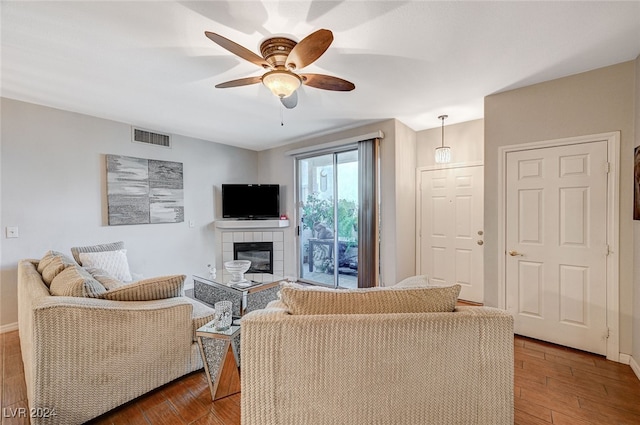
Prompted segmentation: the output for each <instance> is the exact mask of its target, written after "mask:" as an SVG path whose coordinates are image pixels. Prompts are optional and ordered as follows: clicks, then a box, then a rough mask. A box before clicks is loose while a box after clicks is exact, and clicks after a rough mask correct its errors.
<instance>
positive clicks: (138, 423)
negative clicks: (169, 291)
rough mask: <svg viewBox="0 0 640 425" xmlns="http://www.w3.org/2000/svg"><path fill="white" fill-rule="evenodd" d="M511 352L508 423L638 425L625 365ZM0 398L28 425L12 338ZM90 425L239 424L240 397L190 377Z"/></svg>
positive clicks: (638, 400)
mask: <svg viewBox="0 0 640 425" xmlns="http://www.w3.org/2000/svg"><path fill="white" fill-rule="evenodd" d="M514 348H515V363H514V366H515V424H518V425H548V424H558V425H588V424H593V425H608V424H612V425H614V424H615V425H619V424H625V425H626V424H629V425H631V424H633V425H638V424H640V380H638V378H637V377H636V376H635V374H634V373H633V371H632V370H631V368H630V367H629V366H626V365H622V364H619V363H614V362H610V361H607V360H606V359H604V358H603V357H601V356H596V355H594V354H589V353H585V352H582V351H577V350H573V349H570V348H565V347H561V346H557V345H554V344H549V343H545V342H540V341H536V340H533V339H529V338H524V337H520V336H516V338H515V347H514ZM0 399H1V400H2V403H1V404H2V421H1V425H9V424H11V425H13V424H28V423H29V421H28V419H26V418H17V417H11V416H12V415H11V412H16V409H17V408H20V407H23V408H26V407H27V405H26V389H25V384H24V369H23V366H22V360H21V356H20V345H19V340H18V332H9V333H5V334H0ZM90 423H91V424H93V425H106V424H114V425H116V424H129V425H156V424H171V425H182V424H193V425H232V424H239V423H240V395H239V394H236V395H233V396H230V397H227V398H224V399H221V400H218V401H216V402H213V403H212V402H211V398H210V394H209V388H208V386H207V381H206V378H205V376H204V373H203V372H195V373H192V374H190V375H187V376H185V377H183V378H181V379H178V380H176V381H174V382H172V383H170V384H167V385H165V386H164V387H161V388H159V389H157V390H155V391H153V392H151V393H149V394H146V395H144V396H142V397H140V398H138V399H136V400H134V401H132V402H130V403H127V404H126V405H124V406H121V407H119V408H117V409H115V410H113V411H111V412H108V413H107V414H105V415H103V416H101V417H99V418H97V419H95V420H93V421H91V422H90ZM417 425H418V424H417ZM438 425H441V424H438ZM442 425H446V424H442ZM483 425H493V424H483Z"/></svg>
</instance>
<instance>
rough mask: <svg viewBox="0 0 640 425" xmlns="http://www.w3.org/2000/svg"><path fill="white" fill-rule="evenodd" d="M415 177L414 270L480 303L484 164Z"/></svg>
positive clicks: (482, 277) (426, 173)
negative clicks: (416, 225)
mask: <svg viewBox="0 0 640 425" xmlns="http://www.w3.org/2000/svg"><path fill="white" fill-rule="evenodd" d="M419 179H420V189H419V193H420V195H419V196H420V199H419V201H420V203H419V207H418V208H419V215H418V219H419V220H420V222H419V227H420V235H419V236H420V240H419V247H418V248H419V258H418V272H419V273H420V274H427V275H429V279H430V281H431V282H432V283H436V284H452V283H459V284H460V285H462V290H461V292H460V299H463V300H467V301H473V302H478V303H481V302H483V297H484V276H483V248H482V244H483V243H484V241H483V211H484V209H483V196H484V186H483V182H484V175H483V167H482V166H472V167H458V168H447V169H440V170H424V171H420V175H419Z"/></svg>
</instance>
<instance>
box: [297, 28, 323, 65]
mask: <svg viewBox="0 0 640 425" xmlns="http://www.w3.org/2000/svg"><path fill="white" fill-rule="evenodd" d="M332 41H333V33H332V32H331V31H329V30H325V29H320V30H318V31H316V32H314V33H311V34H309V35H308V36H306V37H305V38H303V39H302V40H301V41H300V42H299V43H298V44H296V45H295V47H294V48H293V49H292V50H291V52H289V56H287V66H288V67H289V68H291V69H301V68H304V67H305V66H307V65H309V64H311V63H313V62H315V61H316V60H317V59H318V58H319V57H320V56H322V54H323V53H324V52H325V51H326V50H327V49H328V48H329V46H330V45H331V42H332Z"/></svg>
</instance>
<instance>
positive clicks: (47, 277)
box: [38, 251, 76, 286]
mask: <svg viewBox="0 0 640 425" xmlns="http://www.w3.org/2000/svg"><path fill="white" fill-rule="evenodd" d="M73 265H76V262H75V261H73V260H72V259H71V258H69V257H67V256H66V255H64V254H63V253H61V252H58V251H48V252H47V253H46V254H45V255H44V257H42V260H40V262H39V263H38V272H40V274H41V275H42V280H43V281H44V283H45V284H46V285H47V286H50V285H51V282H52V281H53V279H54V278H55V277H56V276H57V275H58V274H59V273H60V272H62V271H63V270H64V269H66V268H67V267H69V266H73Z"/></svg>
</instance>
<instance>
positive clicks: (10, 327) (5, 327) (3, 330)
mask: <svg viewBox="0 0 640 425" xmlns="http://www.w3.org/2000/svg"><path fill="white" fill-rule="evenodd" d="M17 330H18V322H13V323H9V324H7V325H2V326H0V334H3V333H6V332H13V331H17Z"/></svg>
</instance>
